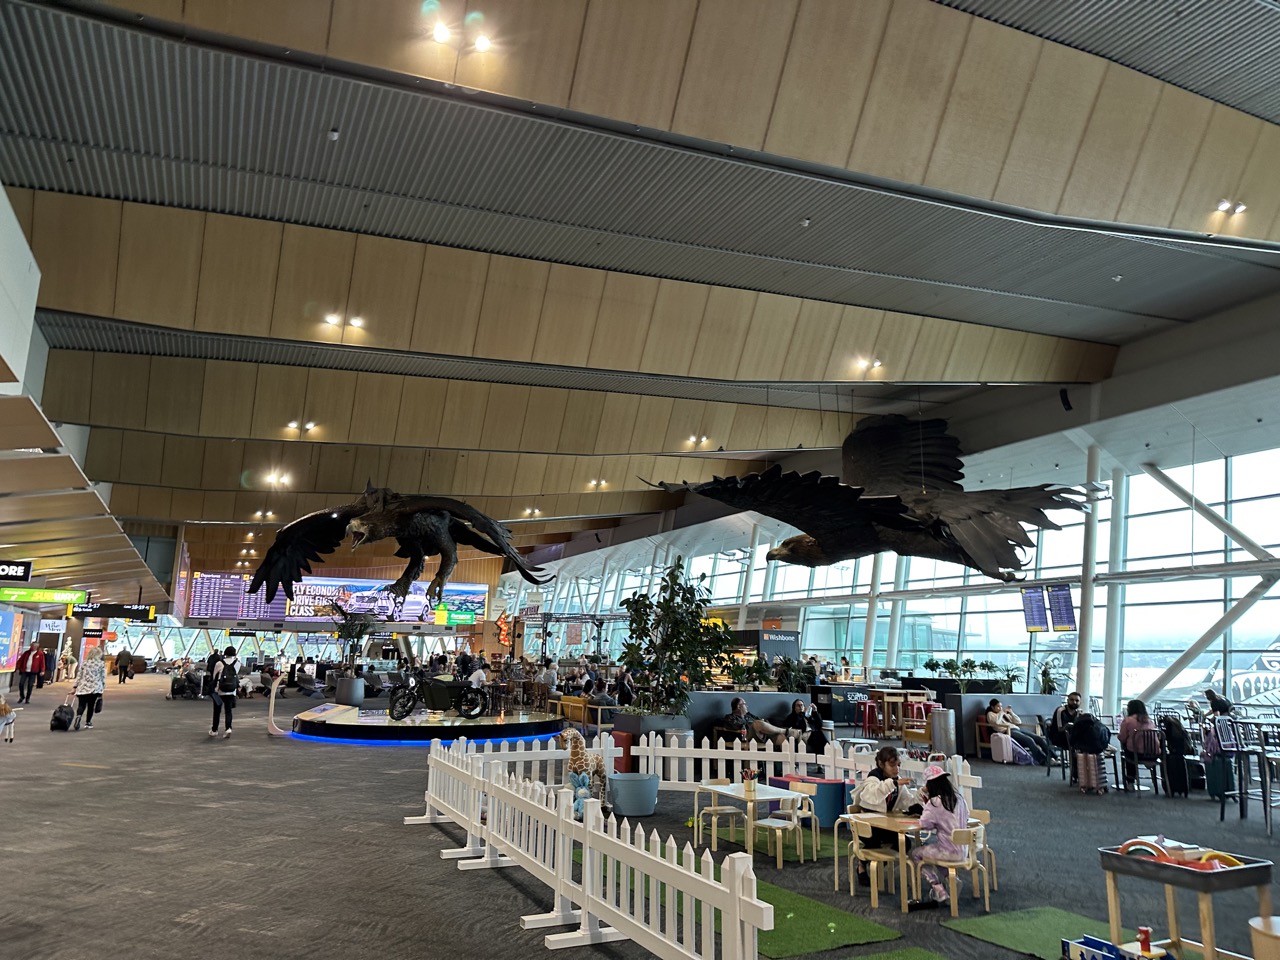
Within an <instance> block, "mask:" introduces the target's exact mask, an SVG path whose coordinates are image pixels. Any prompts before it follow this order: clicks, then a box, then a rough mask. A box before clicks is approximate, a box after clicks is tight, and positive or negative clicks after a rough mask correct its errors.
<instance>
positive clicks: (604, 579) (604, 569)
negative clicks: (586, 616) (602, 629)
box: [582, 557, 617, 617]
mask: <svg viewBox="0 0 1280 960" xmlns="http://www.w3.org/2000/svg"><path fill="white" fill-rule="evenodd" d="M615 576H617V574H616V573H610V572H609V558H608V557H605V558H604V562H603V563H601V564H600V591H599V592H598V593H597V594H596V602H595V605H594V606H593V607H592V608H591V612H592V613H594V614H595V615H596V616H597V617H598V616H600V611H601V610H603V609H604V593H605V591H606V590H607V589H609V583H610V578H611V577H615ZM582 612H583V613H586V611H585V610H584V611H582Z"/></svg>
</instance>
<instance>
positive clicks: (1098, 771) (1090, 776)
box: [1074, 750, 1107, 793]
mask: <svg viewBox="0 0 1280 960" xmlns="http://www.w3.org/2000/svg"><path fill="white" fill-rule="evenodd" d="M1074 757H1075V763H1076V775H1077V776H1078V778H1079V783H1080V792H1081V793H1106V792H1107V768H1106V767H1104V766H1103V765H1102V754H1100V753H1085V752H1084V751H1083V750H1077V751H1075V754H1074Z"/></svg>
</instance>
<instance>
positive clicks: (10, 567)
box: [0, 560, 31, 583]
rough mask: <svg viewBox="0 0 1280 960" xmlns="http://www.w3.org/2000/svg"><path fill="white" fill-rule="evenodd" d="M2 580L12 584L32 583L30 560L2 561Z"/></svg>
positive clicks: (0, 561) (0, 565) (0, 563)
mask: <svg viewBox="0 0 1280 960" xmlns="http://www.w3.org/2000/svg"><path fill="white" fill-rule="evenodd" d="M0 580H8V581H9V582H10V583H30V582H31V561H30V560H0Z"/></svg>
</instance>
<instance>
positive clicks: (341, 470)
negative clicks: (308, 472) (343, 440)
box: [315, 443, 363, 490]
mask: <svg viewBox="0 0 1280 960" xmlns="http://www.w3.org/2000/svg"><path fill="white" fill-rule="evenodd" d="M357 449H358V448H356V447H350V446H344V445H342V444H337V443H324V444H321V445H320V447H319V456H318V457H317V458H316V482H315V486H316V489H317V490H354V489H355V488H356V484H357V482H358V481H357V480H356V478H355V461H356V452H357ZM362 489H363V488H362Z"/></svg>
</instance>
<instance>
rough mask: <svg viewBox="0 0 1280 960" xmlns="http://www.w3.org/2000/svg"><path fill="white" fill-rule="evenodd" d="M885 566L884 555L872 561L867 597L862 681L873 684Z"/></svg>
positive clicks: (876, 556) (879, 555)
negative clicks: (872, 657)
mask: <svg viewBox="0 0 1280 960" xmlns="http://www.w3.org/2000/svg"><path fill="white" fill-rule="evenodd" d="M883 566H884V554H883V553H877V554H876V555H875V558H874V559H873V560H872V561H871V592H870V595H869V596H868V597H867V622H866V624H865V625H864V628H863V631H862V680H863V682H864V683H870V682H871V653H872V651H873V650H874V649H875V643H876V613H877V612H878V609H879V606H880V571H881V568H882V567H883Z"/></svg>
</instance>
